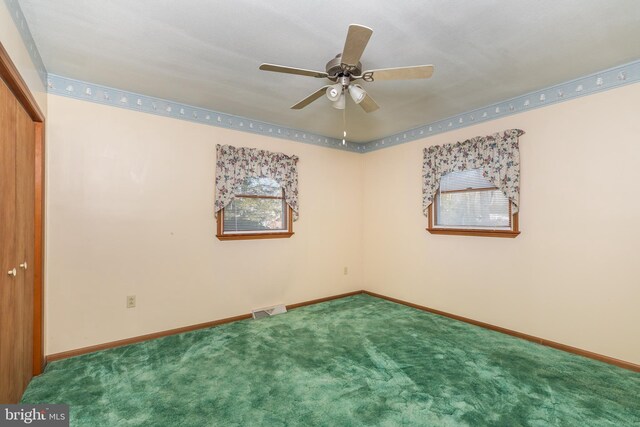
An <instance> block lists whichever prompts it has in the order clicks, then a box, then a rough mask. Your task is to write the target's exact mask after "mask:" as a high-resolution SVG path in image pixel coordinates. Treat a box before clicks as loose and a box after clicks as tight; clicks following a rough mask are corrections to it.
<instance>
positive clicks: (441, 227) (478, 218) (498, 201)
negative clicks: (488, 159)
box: [427, 169, 520, 237]
mask: <svg viewBox="0 0 640 427" xmlns="http://www.w3.org/2000/svg"><path fill="white" fill-rule="evenodd" d="M428 216H429V227H428V228H427V230H428V231H429V232H431V233H433V234H459V235H472V236H494V237H516V236H517V235H518V234H520V232H519V231H518V214H517V213H516V214H512V212H511V202H510V201H509V199H508V198H507V196H505V195H504V193H503V192H502V190H500V189H498V188H496V187H495V186H494V185H493V184H492V183H490V182H489V181H488V180H487V179H486V178H484V176H483V173H482V170H481V169H470V170H465V171H456V172H450V173H448V174H445V175H443V176H442V178H441V179H440V187H439V188H438V191H437V192H436V195H435V199H434V202H433V203H432V204H431V205H430V206H429V214H428Z"/></svg>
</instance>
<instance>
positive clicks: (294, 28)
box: [19, 0, 640, 141]
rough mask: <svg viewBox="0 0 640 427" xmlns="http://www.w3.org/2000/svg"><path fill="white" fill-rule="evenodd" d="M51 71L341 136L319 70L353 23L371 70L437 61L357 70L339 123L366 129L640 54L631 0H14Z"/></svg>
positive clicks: (393, 129)
mask: <svg viewBox="0 0 640 427" xmlns="http://www.w3.org/2000/svg"><path fill="white" fill-rule="evenodd" d="M19 3H20V6H21V8H22V10H23V12H24V14H25V16H26V18H27V21H28V24H29V27H30V30H31V32H32V34H33V37H34V39H35V41H36V44H37V47H38V49H39V51H40V54H41V55H42V58H43V61H44V63H45V65H46V67H47V70H48V71H49V72H51V73H54V74H58V75H61V76H66V77H71V78H75V79H79V80H85V81H89V82H93V83H97V84H102V85H107V86H111V87H115V88H119V89H124V90H128V91H132V92H137V93H141V94H145V95H150V96H155V97H160V98H165V99H168V100H173V101H176V102H182V103H186V104H191V105H195V106H199V107H203V108H208V109H212V110H216V111H220V112H224V113H229V114H234V115H238V116H244V117H249V118H253V119H257V120H262V121H266V122H271V123H275V124H279V125H282V126H286V127H291V128H297V129H302V130H306V131H309V132H313V133H316V134H321V135H326V136H331V137H336V138H340V137H342V113H341V112H340V111H338V110H335V109H333V108H331V105H330V101H329V100H327V99H326V98H321V99H319V100H318V101H316V102H314V103H313V104H311V105H310V106H308V107H307V108H305V109H303V110H300V111H295V110H290V109H289V107H290V106H291V105H293V104H294V103H295V102H297V101H298V100H300V99H301V98H303V97H305V96H306V95H308V94H309V93H311V92H313V91H314V90H316V89H317V88H319V87H320V86H322V85H323V84H325V80H321V79H314V78H310V77H302V76H294V75H285V74H276V73H268V72H263V71H259V70H258V66H259V65H260V63H262V62H271V63H276V64H283V65H289V66H295V67H300V68H307V69H316V70H321V71H323V70H324V66H325V63H326V62H327V61H329V60H330V59H331V58H333V57H334V56H335V55H336V54H337V53H339V52H341V51H342V47H343V44H344V39H345V36H346V32H347V27H348V25H349V24H351V23H358V24H362V25H366V26H368V27H371V28H372V29H373V30H374V33H373V36H372V38H371V40H370V42H369V45H368V47H367V49H366V50H365V52H364V55H363V57H362V63H363V65H364V68H365V69H375V68H386V67H399V66H407V65H418V64H434V65H435V67H436V70H435V73H434V76H433V77H432V78H431V79H429V80H414V81H399V82H374V83H363V86H364V87H365V89H366V90H367V91H368V92H369V93H370V94H371V96H373V97H374V98H375V100H376V101H377V102H378V104H380V106H381V108H380V109H379V110H378V111H376V112H374V113H370V114H366V113H364V112H363V111H361V109H360V108H359V107H358V106H356V105H355V104H354V103H353V102H351V100H350V99H349V100H348V105H347V132H348V139H349V140H351V141H369V140H373V139H376V138H381V137H384V136H387V135H390V134H394V133H397V132H400V131H403V130H406V129H410V128H414V127H416V126H419V125H422V124H425V123H430V122H434V121H436V120H439V119H443V118H445V117H449V116H452V115H455V114H458V113H462V112H465V111H469V110H472V109H474V108H479V107H483V106H485V105H488V104H491V103H494V102H498V101H501V100H504V99H508V98H511V97H515V96H518V95H521V94H524V93H526V92H530V91H533V90H536V89H540V88H544V87H547V86H551V85H554V84H557V83H560V82H563V81H566V80H570V79H572V78H576V77H580V76H583V75H586V74H590V73H593V72H596V71H600V70H602V69H605V68H609V67H612V66H616V65H620V64H623V63H626V62H630V61H633V60H636V59H639V58H640V43H638V41H639V40H640V25H639V24H638V23H639V22H640V1H637V0H616V1H605V0H562V1H558V0H535V1H534V0H510V1H504V0H500V1H499V0H495V1H490V0H477V1H469V0H430V1H425V0H419V1H411V0H402V1H399V2H398V1H396V2H390V1H386V0H376V1H374V0H350V1H349V2H343V3H335V2H333V3H332V2H320V1H300V0H273V1H264V0H236V1H233V2H231V1H210V0H191V1H188V2H180V1H169V0H136V1H131V0H109V1H103V0H85V1H77V0H56V1H50V0H20V1H19Z"/></svg>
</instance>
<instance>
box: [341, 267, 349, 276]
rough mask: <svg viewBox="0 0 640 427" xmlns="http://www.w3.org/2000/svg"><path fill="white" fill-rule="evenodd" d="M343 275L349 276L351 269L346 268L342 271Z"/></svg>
mask: <svg viewBox="0 0 640 427" xmlns="http://www.w3.org/2000/svg"><path fill="white" fill-rule="evenodd" d="M342 274H344V275H345V276H346V275H347V274H349V267H345V268H344V270H343V271H342Z"/></svg>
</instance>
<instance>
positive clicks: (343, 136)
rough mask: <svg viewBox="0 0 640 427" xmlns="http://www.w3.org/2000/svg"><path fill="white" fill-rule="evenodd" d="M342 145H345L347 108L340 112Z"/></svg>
mask: <svg viewBox="0 0 640 427" xmlns="http://www.w3.org/2000/svg"><path fill="white" fill-rule="evenodd" d="M342 145H347V108H346V105H345V108H344V109H343V110H342Z"/></svg>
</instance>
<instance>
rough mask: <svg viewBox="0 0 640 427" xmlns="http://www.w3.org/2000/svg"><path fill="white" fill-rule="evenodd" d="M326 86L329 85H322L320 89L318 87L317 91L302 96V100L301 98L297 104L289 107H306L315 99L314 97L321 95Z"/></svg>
mask: <svg viewBox="0 0 640 427" xmlns="http://www.w3.org/2000/svg"><path fill="white" fill-rule="evenodd" d="M328 87H329V85H326V86H322V87H321V88H320V89H318V90H317V91H315V92H313V93H312V94H311V95H309V96H307V97H306V98H304V99H303V100H301V101H300V102H298V103H297V104H295V105H292V106H291V109H292V110H301V109H303V108H304V107H306V106H307V105H309V104H311V103H312V102H313V101H315V100H316V99H318V98H320V97H322V96H323V95H324V94H325V92H326V91H327V88H328Z"/></svg>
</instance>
